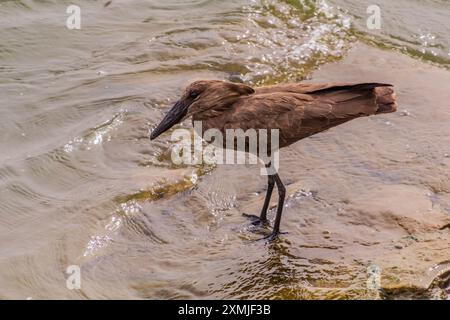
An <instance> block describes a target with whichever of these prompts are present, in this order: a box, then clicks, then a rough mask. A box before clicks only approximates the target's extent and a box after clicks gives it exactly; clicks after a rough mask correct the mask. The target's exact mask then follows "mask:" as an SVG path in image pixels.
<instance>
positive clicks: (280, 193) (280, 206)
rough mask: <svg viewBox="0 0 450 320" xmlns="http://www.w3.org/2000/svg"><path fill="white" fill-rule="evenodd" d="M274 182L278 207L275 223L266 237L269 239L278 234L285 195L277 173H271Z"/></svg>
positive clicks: (273, 238)
mask: <svg viewBox="0 0 450 320" xmlns="http://www.w3.org/2000/svg"><path fill="white" fill-rule="evenodd" d="M273 178H274V180H275V183H276V184H277V189H278V207H277V216H276V217H275V224H274V225H273V231H272V234H270V235H269V236H267V237H266V239H268V240H269V241H272V240H275V239H276V238H277V237H278V235H279V234H280V222H281V214H282V213H283V206H284V198H285V197H286V188H285V186H284V185H283V182H281V179H280V177H279V176H278V173H276V174H274V175H273Z"/></svg>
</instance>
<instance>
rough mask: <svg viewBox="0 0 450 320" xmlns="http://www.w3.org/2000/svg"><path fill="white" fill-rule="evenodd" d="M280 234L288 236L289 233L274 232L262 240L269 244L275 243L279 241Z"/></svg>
mask: <svg viewBox="0 0 450 320" xmlns="http://www.w3.org/2000/svg"><path fill="white" fill-rule="evenodd" d="M280 234H287V232H281V231H274V232H272V233H271V234H269V235H267V236H265V237H264V238H262V239H261V240H266V241H267V242H269V243H272V242H274V241H275V240H278V239H279V235H280Z"/></svg>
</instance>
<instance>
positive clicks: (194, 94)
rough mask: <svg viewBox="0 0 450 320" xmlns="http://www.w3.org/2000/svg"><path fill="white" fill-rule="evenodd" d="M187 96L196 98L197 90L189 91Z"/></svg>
mask: <svg viewBox="0 0 450 320" xmlns="http://www.w3.org/2000/svg"><path fill="white" fill-rule="evenodd" d="M189 97H191V98H192V99H195V98H197V97H198V92H196V91H191V92H190V93H189Z"/></svg>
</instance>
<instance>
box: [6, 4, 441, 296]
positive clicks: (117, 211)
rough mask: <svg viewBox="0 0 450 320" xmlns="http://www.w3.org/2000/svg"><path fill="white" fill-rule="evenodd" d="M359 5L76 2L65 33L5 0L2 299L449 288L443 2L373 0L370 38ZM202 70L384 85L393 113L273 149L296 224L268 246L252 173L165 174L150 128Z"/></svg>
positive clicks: (60, 22)
mask: <svg viewBox="0 0 450 320" xmlns="http://www.w3.org/2000/svg"><path fill="white" fill-rule="evenodd" d="M358 3H360V2H356V1H349V0H342V1H329V2H325V1H316V2H313V1H302V2H297V1H264V2H263V3H260V2H259V1H243V0H240V1H174V0H171V1H164V3H162V2H160V1H147V2H142V1H115V0H113V1H112V2H111V4H109V5H107V6H105V4H106V1H79V4H80V7H81V17H82V22H81V24H82V27H81V30H68V29H67V28H66V27H65V20H66V18H67V14H66V8H67V6H68V5H69V4H70V2H69V1H6V2H1V5H0V15H1V16H2V19H0V26H1V28H0V30H1V31H0V40H1V41H0V102H1V106H2V107H1V108H0V115H1V118H0V119H1V120H0V150H1V153H0V200H1V201H0V243H1V244H0V270H1V271H0V298H19V299H25V298H29V297H31V298H34V299H38V298H193V299H198V298H272V299H275V298H293V299H298V298H310V299H314V298H398V297H416V298H417V297H419V298H446V297H447V296H448V293H449V290H450V289H449V288H448V277H449V271H448V270H449V265H448V263H449V261H450V254H448V252H450V240H449V235H448V230H449V229H448V227H445V226H446V224H447V223H449V221H448V217H449V215H450V196H449V193H450V180H449V174H448V172H449V170H448V169H449V165H450V156H449V154H450V149H448V146H449V145H450V141H449V137H450V134H449V133H450V132H449V129H448V128H449V123H450V112H449V108H448V107H449V105H448V101H450V99H449V98H450V97H449V94H448V90H447V87H448V83H449V81H450V75H449V73H448V71H446V70H445V68H446V67H447V65H448V54H449V53H450V49H449V48H450V47H449V43H450V41H449V37H448V35H449V34H450V33H449V32H448V31H449V30H448V28H449V26H448V23H447V20H448V19H447V17H448V16H449V15H450V8H449V7H448V2H445V1H408V6H406V5H401V4H397V3H398V2H396V4H395V5H394V4H390V2H389V1H382V2H379V3H381V7H382V8H383V12H386V13H387V16H386V17H384V16H383V17H384V18H383V19H384V20H383V23H384V25H386V27H388V28H386V29H382V30H381V31H380V32H378V33H372V32H370V33H369V32H368V31H366V30H365V28H364V19H363V14H364V12H365V7H366V6H365V5H364V6H363V5H362V4H361V5H359V4H358ZM337 6H341V7H342V8H343V9H342V10H339V9H338V8H337ZM384 8H386V10H385V11H384ZM344 9H345V10H344ZM396 10H397V11H396ZM418 12H421V14H418ZM397 13H398V14H397ZM425 13H426V14H425ZM425 17H428V19H427V18H425ZM418 19H423V20H418ZM417 21H420V22H421V23H420V25H421V26H422V29H416V28H415V26H416V25H417ZM422 21H423V23H422ZM424 26H426V28H425V27H424ZM429 34H431V36H429ZM422 36H425V37H427V38H430V39H431V38H433V37H434V38H433V41H432V42H431V40H430V41H428V40H427V42H426V43H425V42H421V40H417V39H423V38H421V37H422ZM414 39H416V40H414ZM360 40H362V41H364V42H367V43H371V44H373V45H375V46H380V45H381V41H385V40H388V41H389V43H390V44H389V47H392V48H393V49H398V50H399V51H402V52H405V53H408V54H409V55H411V56H413V57H416V58H421V59H425V60H427V61H428V62H435V63H436V64H437V65H438V66H437V67H431V66H430V65H427V64H423V63H421V62H419V61H415V60H412V59H410V58H407V57H406V56H401V55H399V54H394V53H392V52H389V51H381V50H380V49H377V48H376V47H375V46H374V47H366V46H361V45H357V49H356V50H355V49H353V50H350V48H351V47H353V46H354V45H355V43H359V41H360ZM342 58H344V60H343V61H341V62H336V61H339V60H340V59H342ZM333 62H334V64H332V63H333ZM320 66H323V69H322V70H319V71H315V70H317V68H318V67H320ZM199 78H218V79H228V80H233V81H244V82H246V83H248V84H251V85H261V84H268V83H278V82H284V81H300V80H304V79H310V78H312V79H313V80H317V81H338V80H340V81H369V80H370V81H375V80H376V81H384V82H392V83H394V84H395V85H396V87H397V88H398V95H399V101H400V112H399V113H397V114H395V115H385V116H380V117H374V118H368V119H359V120H356V121H353V122H351V123H349V124H346V125H345V126H342V127H340V128H335V129H333V130H331V131H329V132H327V133H324V134H321V135H318V136H315V137H311V138H309V139H306V140H305V141H303V142H301V143H297V144H295V145H294V146H292V147H291V148H289V149H287V150H284V151H283V152H282V155H281V156H282V161H281V169H280V174H281V176H282V177H284V179H285V182H286V184H287V185H288V197H289V198H288V200H287V203H286V208H285V215H284V220H283V222H282V228H283V230H286V231H289V234H288V235H285V236H283V238H282V240H281V241H280V242H279V243H276V244H273V245H266V244H265V243H264V242H261V241H259V242H258V241H257V242H254V241H252V240H254V239H257V238H259V237H260V236H261V234H260V233H264V232H268V231H269V230H253V229H252V228H251V227H249V225H248V222H247V221H246V220H245V219H244V218H243V217H242V216H241V213H242V212H249V213H257V212H258V211H259V209H260V206H261V205H262V200H263V193H264V190H265V178H264V177H262V176H260V175H259V167H258V166H217V167H208V166H198V167H189V166H175V165H173V164H172V163H171V161H170V157H169V155H170V142H169V137H168V136H169V135H164V136H161V139H158V140H157V141H152V142H150V141H149V139H148V134H149V131H150V130H151V129H152V128H153V127H154V125H155V124H156V123H157V122H158V121H159V120H160V119H161V117H162V115H163V113H164V112H165V111H166V110H167V108H168V107H170V106H171V104H172V103H173V101H174V100H175V99H176V98H177V96H178V95H179V92H180V89H181V88H182V87H183V86H184V85H185V84H186V83H188V82H190V81H192V80H194V79H199ZM184 125H185V126H188V125H189V123H185V124H184ZM380 199H381V200H380ZM275 200H276V197H275V196H274V197H273V201H275ZM274 203H275V202H274ZM69 265H79V266H80V267H81V272H82V288H81V290H68V289H67V287H66V277H67V275H66V274H65V270H66V268H67V267H68V266H69ZM371 268H375V270H380V271H379V272H380V273H381V276H382V284H381V285H382V287H383V290H382V291H379V290H370V288H369V287H368V285H367V280H368V278H370V274H371V273H370V272H369V271H368V270H372V269H371ZM377 272H378V271H377ZM408 277H411V278H408ZM414 281H417V283H416V282H414ZM380 292H381V293H380Z"/></svg>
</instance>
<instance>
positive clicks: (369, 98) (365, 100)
mask: <svg viewBox="0 0 450 320" xmlns="http://www.w3.org/2000/svg"><path fill="white" fill-rule="evenodd" d="M311 93H312V94H319V95H321V96H323V97H325V98H328V99H331V100H333V101H334V102H335V103H336V105H337V106H339V107H338V108H339V109H341V111H342V113H344V114H348V115H350V114H353V113H355V114H361V115H371V114H380V113H390V112H395V111H397V102H396V99H395V92H394V88H393V86H392V85H390V84H385V83H357V84H338V85H328V86H327V87H325V88H322V89H319V90H314V91H313V92H311Z"/></svg>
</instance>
